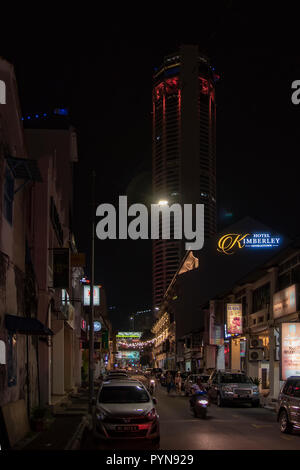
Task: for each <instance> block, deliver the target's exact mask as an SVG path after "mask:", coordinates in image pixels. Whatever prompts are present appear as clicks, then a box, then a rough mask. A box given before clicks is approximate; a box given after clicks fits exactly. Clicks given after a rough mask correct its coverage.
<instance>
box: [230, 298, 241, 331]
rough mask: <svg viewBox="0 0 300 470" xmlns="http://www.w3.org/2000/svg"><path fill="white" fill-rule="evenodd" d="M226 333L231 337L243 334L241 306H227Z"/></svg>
mask: <svg viewBox="0 0 300 470" xmlns="http://www.w3.org/2000/svg"><path fill="white" fill-rule="evenodd" d="M227 332H228V333H229V334H232V335H241V334H242V333H243V318H242V304H227Z"/></svg>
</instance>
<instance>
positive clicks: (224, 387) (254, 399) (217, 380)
mask: <svg viewBox="0 0 300 470" xmlns="http://www.w3.org/2000/svg"><path fill="white" fill-rule="evenodd" d="M208 395H209V398H210V399H211V401H215V402H216V403H217V405H218V406H222V405H224V404H225V403H250V404H251V405H252V406H259V404H260V398H259V389H258V386H257V385H255V384H254V383H253V381H252V379H251V378H250V377H248V376H247V375H246V374H244V373H243V372H241V371H235V370H215V371H214V372H213V373H212V374H211V376H210V378H209V380H208Z"/></svg>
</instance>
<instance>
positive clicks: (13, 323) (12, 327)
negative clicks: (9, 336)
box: [5, 315, 54, 336]
mask: <svg viewBox="0 0 300 470" xmlns="http://www.w3.org/2000/svg"><path fill="white" fill-rule="evenodd" d="M5 327H6V329H7V330H9V331H12V332H14V333H22V334H24V335H38V336H53V335H54V333H53V331H51V330H50V329H49V328H47V327H46V326H45V325H43V323H41V322H40V321H39V320H37V319H36V318H27V317H19V316H17V315H5Z"/></svg>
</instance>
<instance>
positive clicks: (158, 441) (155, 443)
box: [152, 436, 160, 449]
mask: <svg viewBox="0 0 300 470" xmlns="http://www.w3.org/2000/svg"><path fill="white" fill-rule="evenodd" d="M159 444H160V436H159V437H156V438H155V439H153V441H152V447H153V448H154V449H159Z"/></svg>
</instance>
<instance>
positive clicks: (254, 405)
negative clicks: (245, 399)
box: [251, 400, 259, 408]
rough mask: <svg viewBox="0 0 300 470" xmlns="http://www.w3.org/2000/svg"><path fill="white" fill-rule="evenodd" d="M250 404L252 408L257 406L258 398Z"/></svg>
mask: <svg viewBox="0 0 300 470" xmlns="http://www.w3.org/2000/svg"><path fill="white" fill-rule="evenodd" d="M251 405H252V408H258V407H259V401H258V400H256V401H253V402H252V403H251Z"/></svg>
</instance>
